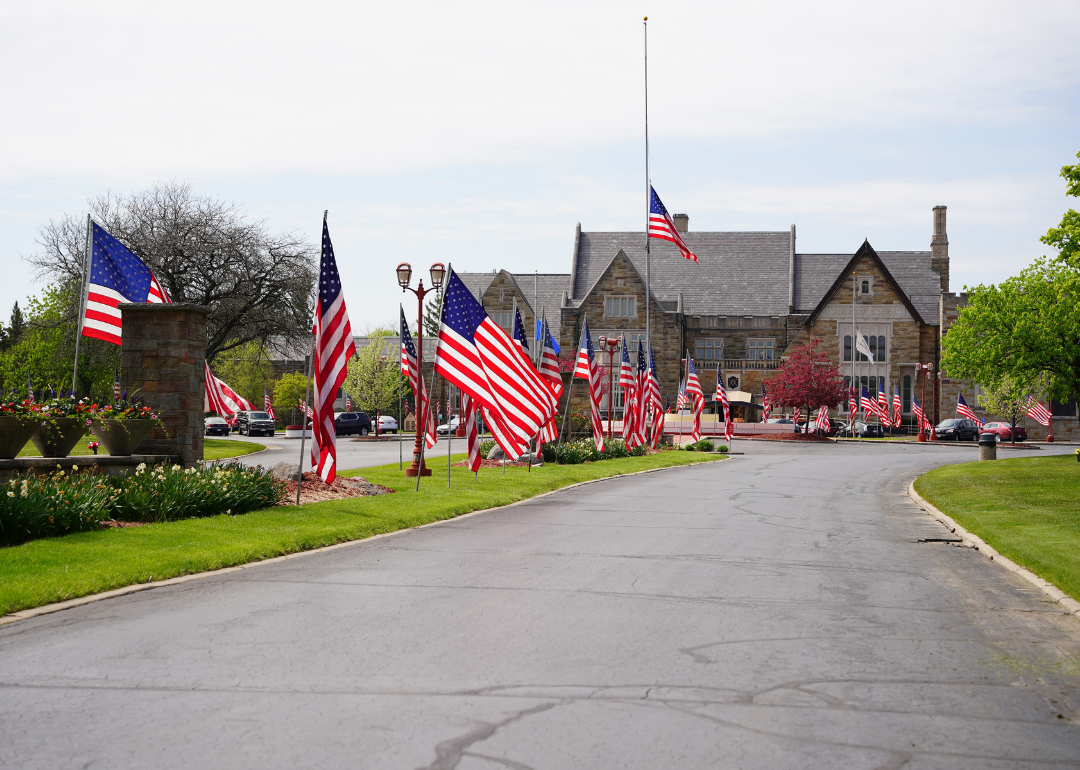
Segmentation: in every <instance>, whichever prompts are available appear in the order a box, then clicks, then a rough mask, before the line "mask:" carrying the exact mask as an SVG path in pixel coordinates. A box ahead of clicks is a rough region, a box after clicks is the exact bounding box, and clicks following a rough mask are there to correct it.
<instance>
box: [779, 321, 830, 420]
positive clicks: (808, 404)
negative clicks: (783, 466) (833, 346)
mask: <svg viewBox="0 0 1080 770" xmlns="http://www.w3.org/2000/svg"><path fill="white" fill-rule="evenodd" d="M820 342H821V340H811V341H810V342H808V343H806V344H805V345H800V346H799V347H797V348H795V349H794V350H792V351H791V355H790V356H788V358H787V360H786V361H784V363H783V365H782V366H781V367H780V368H779V369H778V370H777V372H776V375H775V376H774V377H773V379H772V380H770V381H769V400H770V401H771V402H772V403H773V404H775V405H777V406H790V407H796V406H797V407H800V408H803V409H805V410H806V424H807V426H809V425H810V415H811V414H812V413H813V412H815V411H817V409H818V408H819V407H822V406H827V407H829V408H830V409H833V408H835V407H837V406H838V405H839V404H840V403H841V402H843V400H844V398H845V396H846V393H847V391H846V390H845V388H844V381H843V380H842V379H841V378H840V374H839V372H838V371H837V369H836V366H835V365H834V364H833V363H832V361H830V360H829V357H828V356H827V355H825V354H824V353H822V352H821V351H820V350H818V349H817V346H818V344H819V343H820Z"/></svg>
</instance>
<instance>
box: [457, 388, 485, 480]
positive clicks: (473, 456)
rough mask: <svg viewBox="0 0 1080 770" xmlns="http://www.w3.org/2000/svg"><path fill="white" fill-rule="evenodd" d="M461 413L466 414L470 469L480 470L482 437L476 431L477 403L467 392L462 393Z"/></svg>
mask: <svg viewBox="0 0 1080 770" xmlns="http://www.w3.org/2000/svg"><path fill="white" fill-rule="evenodd" d="M461 413H462V414H463V415H464V416H465V440H466V442H467V443H468V446H469V470H470V471H472V472H473V473H476V472H477V471H478V470H480V461H481V460H482V459H483V458H482V457H480V437H479V435H478V434H477V431H476V404H474V403H473V400H472V399H471V398H469V396H468V394H467V393H462V394H461Z"/></svg>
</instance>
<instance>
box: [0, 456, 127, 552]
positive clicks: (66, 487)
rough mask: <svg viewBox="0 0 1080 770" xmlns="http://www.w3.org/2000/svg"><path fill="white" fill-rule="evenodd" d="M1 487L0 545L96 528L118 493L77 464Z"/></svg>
mask: <svg viewBox="0 0 1080 770" xmlns="http://www.w3.org/2000/svg"><path fill="white" fill-rule="evenodd" d="M0 489H2V490H3V492H0V545H17V544H19V543H25V542H26V541H27V540H35V539H37V538H40V537H54V536H57V535H67V534H70V533H72V532H86V531H88V530H93V529H98V522H101V521H104V520H106V519H109V518H112V510H113V508H114V506H115V501H116V498H117V497H119V494H120V493H119V492H118V491H117V490H116V489H115V487H114V486H113V485H111V484H110V483H109V480H108V479H107V478H105V477H102V476H96V475H94V474H93V473H88V472H86V471H83V472H80V471H79V469H78V466H75V467H73V468H72V470H71V473H65V472H64V471H63V470H58V471H54V472H53V473H50V474H43V475H38V474H34V473H30V474H28V475H26V476H24V477H21V478H13V479H11V480H10V481H8V482H7V484H4V485H3V486H2V487H0ZM5 493H6V494H5Z"/></svg>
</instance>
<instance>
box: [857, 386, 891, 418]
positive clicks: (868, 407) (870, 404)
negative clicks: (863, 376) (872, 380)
mask: <svg viewBox="0 0 1080 770" xmlns="http://www.w3.org/2000/svg"><path fill="white" fill-rule="evenodd" d="M862 410H863V414H865V415H867V416H869V415H871V414H872V415H875V416H876V417H878V418H879V419H881V420H882V421H887V420H888V419H889V415H888V413H887V412H886V413H884V414H883V413H882V412H881V408H880V407H879V406H878V402H877V401H875V400H874V399H872V398H870V393H869V392H868V391H867V390H866V387H865V386H864V387H863V389H862Z"/></svg>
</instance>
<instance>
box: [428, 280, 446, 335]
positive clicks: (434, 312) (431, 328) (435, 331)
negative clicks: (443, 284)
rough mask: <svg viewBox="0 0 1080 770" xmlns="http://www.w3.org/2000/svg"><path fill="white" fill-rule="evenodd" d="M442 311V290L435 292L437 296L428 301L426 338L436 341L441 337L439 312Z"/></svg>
mask: <svg viewBox="0 0 1080 770" xmlns="http://www.w3.org/2000/svg"><path fill="white" fill-rule="evenodd" d="M441 309H442V289H436V290H435V296H434V297H433V298H430V299H428V301H427V306H426V307H425V308H424V336H425V337H427V338H429V339H435V338H436V337H438V336H439V310H441Z"/></svg>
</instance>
